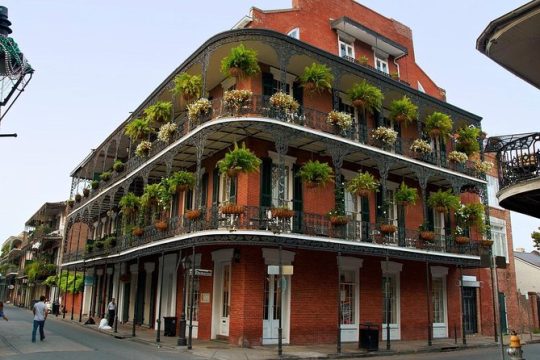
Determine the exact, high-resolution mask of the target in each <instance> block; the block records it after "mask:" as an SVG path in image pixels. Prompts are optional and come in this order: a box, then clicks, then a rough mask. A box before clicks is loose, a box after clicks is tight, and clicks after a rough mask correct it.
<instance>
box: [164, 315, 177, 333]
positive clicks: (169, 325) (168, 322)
mask: <svg viewBox="0 0 540 360" xmlns="http://www.w3.org/2000/svg"><path fill="white" fill-rule="evenodd" d="M163 320H164V321H165V329H164V330H163V336H176V317H174V316H164V317H163Z"/></svg>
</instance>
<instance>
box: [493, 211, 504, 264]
mask: <svg viewBox="0 0 540 360" xmlns="http://www.w3.org/2000/svg"><path fill="white" fill-rule="evenodd" d="M489 222H490V226H491V240H493V247H492V248H491V250H492V251H493V255H495V256H504V257H505V258H506V261H507V262H508V243H507V242H506V221H504V220H501V219H498V218H495V217H490V218H489Z"/></svg>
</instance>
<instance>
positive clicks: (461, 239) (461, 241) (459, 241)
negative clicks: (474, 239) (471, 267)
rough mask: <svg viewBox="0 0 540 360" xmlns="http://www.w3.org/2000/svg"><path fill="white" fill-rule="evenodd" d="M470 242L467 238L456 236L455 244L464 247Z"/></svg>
mask: <svg viewBox="0 0 540 360" xmlns="http://www.w3.org/2000/svg"><path fill="white" fill-rule="evenodd" d="M470 241H471V239H469V238H468V237H467V236H456V244H458V245H465V244H468V243H469V242H470Z"/></svg>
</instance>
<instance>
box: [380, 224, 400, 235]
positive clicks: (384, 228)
mask: <svg viewBox="0 0 540 360" xmlns="http://www.w3.org/2000/svg"><path fill="white" fill-rule="evenodd" d="M380 229H381V232H382V233H383V234H393V233H395V232H396V230H397V226H396V225H393V224H381V227H380Z"/></svg>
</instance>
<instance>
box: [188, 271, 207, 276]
mask: <svg viewBox="0 0 540 360" xmlns="http://www.w3.org/2000/svg"><path fill="white" fill-rule="evenodd" d="M191 273H192V272H191V269H189V275H191ZM195 276H212V270H207V269H195Z"/></svg>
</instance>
